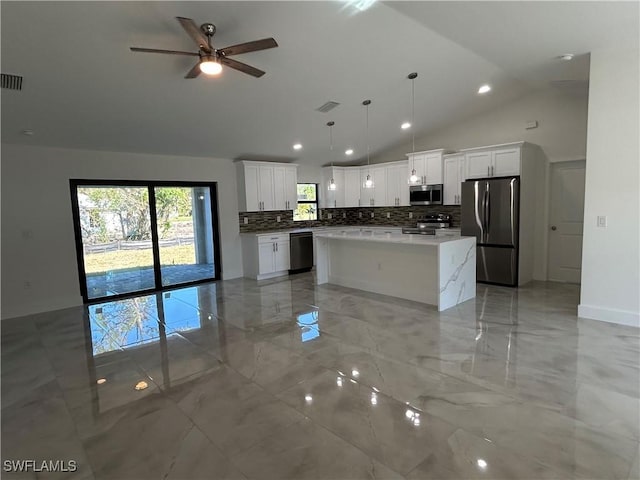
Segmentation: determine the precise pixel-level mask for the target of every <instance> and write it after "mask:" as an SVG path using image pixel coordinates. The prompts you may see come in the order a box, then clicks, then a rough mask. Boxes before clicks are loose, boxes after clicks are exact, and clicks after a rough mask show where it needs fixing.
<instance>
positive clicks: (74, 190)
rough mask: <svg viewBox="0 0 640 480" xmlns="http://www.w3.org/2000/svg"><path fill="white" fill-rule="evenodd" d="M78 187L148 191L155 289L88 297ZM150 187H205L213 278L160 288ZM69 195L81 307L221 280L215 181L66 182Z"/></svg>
mask: <svg viewBox="0 0 640 480" xmlns="http://www.w3.org/2000/svg"><path fill="white" fill-rule="evenodd" d="M79 186H80V187H81V186H104V187H141V188H145V187H146V188H147V189H148V192H149V217H150V223H151V248H152V252H153V273H154V280H155V288H151V289H145V290H138V291H135V292H128V293H121V294H118V295H110V296H108V297H97V298H88V292H87V276H86V273H85V271H84V249H83V243H82V227H81V223H80V208H79V207H80V206H79V204H78V187H79ZM154 187H209V191H210V195H209V196H210V200H211V205H210V208H211V223H212V224H211V229H212V234H213V235H212V238H213V256H214V278H205V279H202V280H194V281H191V282H185V283H180V284H177V285H167V286H165V287H163V286H162V274H161V268H162V266H161V265H160V246H159V243H158V240H159V239H158V228H157V227H158V219H157V214H156V201H155V199H156V196H155V188H154ZM69 192H70V194H71V213H72V216H73V230H74V238H75V247H76V259H77V264H78V278H79V280H80V294H81V295H82V301H83V302H84V303H85V304H91V303H98V302H104V301H111V300H119V299H122V298H128V297H134V296H138V295H144V294H149V293H153V292H159V291H166V290H174V289H176V288H183V287H188V286H192V285H198V284H201V283H208V282H215V281H218V280H220V279H221V275H222V258H221V256H220V231H219V228H218V227H219V225H220V220H219V219H220V215H219V212H218V182H194V181H175V180H104V179H91V178H89V179H84V178H83V179H79V178H71V179H69Z"/></svg>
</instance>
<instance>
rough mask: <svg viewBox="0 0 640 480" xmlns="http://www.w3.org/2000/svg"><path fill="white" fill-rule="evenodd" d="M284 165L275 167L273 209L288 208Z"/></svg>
mask: <svg viewBox="0 0 640 480" xmlns="http://www.w3.org/2000/svg"><path fill="white" fill-rule="evenodd" d="M284 182H285V179H284V167H273V209H274V210H286V209H287V206H286V205H287V198H286V197H285V191H286V189H285V183H284Z"/></svg>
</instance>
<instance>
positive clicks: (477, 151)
mask: <svg viewBox="0 0 640 480" xmlns="http://www.w3.org/2000/svg"><path fill="white" fill-rule="evenodd" d="M462 152H464V155H465V163H466V177H467V178H468V179H471V178H490V177H509V176H512V175H520V160H521V158H522V142H520V143H517V144H508V145H496V146H492V147H481V148H469V149H465V150H462V151H461V153H462Z"/></svg>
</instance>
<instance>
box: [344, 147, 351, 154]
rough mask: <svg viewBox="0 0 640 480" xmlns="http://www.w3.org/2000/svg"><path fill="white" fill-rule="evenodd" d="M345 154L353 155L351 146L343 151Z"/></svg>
mask: <svg viewBox="0 0 640 480" xmlns="http://www.w3.org/2000/svg"><path fill="white" fill-rule="evenodd" d="M344 154H345V155H353V148H348V149H347V150H345V151H344Z"/></svg>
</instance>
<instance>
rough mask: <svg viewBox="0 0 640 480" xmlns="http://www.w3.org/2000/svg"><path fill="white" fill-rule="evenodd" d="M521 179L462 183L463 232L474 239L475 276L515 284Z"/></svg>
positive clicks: (516, 276) (516, 281) (510, 178)
mask: <svg viewBox="0 0 640 480" xmlns="http://www.w3.org/2000/svg"><path fill="white" fill-rule="evenodd" d="M519 211H520V178H519V177H509V178H496V179H484V180H467V181H466V182H463V183H462V207H461V212H460V213H461V230H462V235H467V236H475V237H476V239H477V250H476V259H477V268H476V272H477V279H478V281H479V282H486V283H495V284H498V285H508V286H513V287H515V286H517V285H518V228H519V223H518V222H519Z"/></svg>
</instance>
